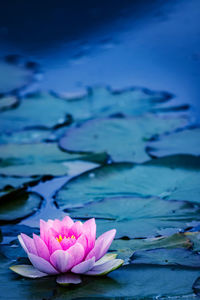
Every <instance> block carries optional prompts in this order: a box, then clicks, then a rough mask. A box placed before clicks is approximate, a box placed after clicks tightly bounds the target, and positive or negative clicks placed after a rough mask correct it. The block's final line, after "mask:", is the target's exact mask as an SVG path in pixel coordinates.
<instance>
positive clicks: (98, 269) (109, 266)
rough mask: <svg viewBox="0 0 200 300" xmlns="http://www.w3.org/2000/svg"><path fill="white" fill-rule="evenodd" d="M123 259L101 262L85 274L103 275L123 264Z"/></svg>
mask: <svg viewBox="0 0 200 300" xmlns="http://www.w3.org/2000/svg"><path fill="white" fill-rule="evenodd" d="M123 263H124V261H123V260H122V259H113V260H109V261H107V262H105V263H103V264H98V265H96V266H95V265H94V267H93V268H92V269H91V270H90V271H88V272H87V273H86V275H92V276H103V275H106V274H108V273H110V272H112V271H114V270H116V269H118V268H119V267H121V265H123Z"/></svg>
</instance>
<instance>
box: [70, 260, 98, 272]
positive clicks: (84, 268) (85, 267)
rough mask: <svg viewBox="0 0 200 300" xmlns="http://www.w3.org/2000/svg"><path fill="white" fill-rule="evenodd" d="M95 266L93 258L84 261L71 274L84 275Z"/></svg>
mask: <svg viewBox="0 0 200 300" xmlns="http://www.w3.org/2000/svg"><path fill="white" fill-rule="evenodd" d="M94 264H95V257H92V258H90V259H88V260H85V261H82V262H81V263H80V264H78V265H76V266H75V267H73V268H72V269H71V272H73V273H77V274H84V273H86V272H88V271H89V270H91V269H92V267H93V266H94Z"/></svg>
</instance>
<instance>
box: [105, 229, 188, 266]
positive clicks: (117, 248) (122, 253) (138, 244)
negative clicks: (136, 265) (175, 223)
mask: <svg viewBox="0 0 200 300" xmlns="http://www.w3.org/2000/svg"><path fill="white" fill-rule="evenodd" d="M191 247H192V242H191V241H190V240H189V238H188V237H186V236H185V235H184V234H183V233H175V234H173V235H172V236H162V237H157V238H146V239H130V240H129V239H128V240H123V239H118V240H114V241H113V242H112V244H111V247H110V250H111V251H114V252H117V254H118V256H119V258H122V259H126V260H127V259H128V258H129V257H130V256H132V254H133V252H135V251H138V250H150V249H158V248H164V249H174V248H185V249H188V248H191Z"/></svg>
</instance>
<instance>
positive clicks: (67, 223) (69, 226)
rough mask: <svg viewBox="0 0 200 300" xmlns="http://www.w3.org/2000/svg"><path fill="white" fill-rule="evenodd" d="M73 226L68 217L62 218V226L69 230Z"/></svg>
mask: <svg viewBox="0 0 200 300" xmlns="http://www.w3.org/2000/svg"><path fill="white" fill-rule="evenodd" d="M73 224H74V221H73V220H72V219H71V218H70V217H69V216H66V217H64V219H63V220H62V226H64V227H66V228H71V227H72V225H73Z"/></svg>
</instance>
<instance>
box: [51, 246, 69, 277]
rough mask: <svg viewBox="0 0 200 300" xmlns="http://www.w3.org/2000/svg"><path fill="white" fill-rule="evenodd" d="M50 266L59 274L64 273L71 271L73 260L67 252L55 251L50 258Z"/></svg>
mask: <svg viewBox="0 0 200 300" xmlns="http://www.w3.org/2000/svg"><path fill="white" fill-rule="evenodd" d="M50 261H51V264H52V265H53V266H54V267H55V268H56V269H57V270H58V271H59V272H61V273H65V272H67V271H68V270H70V269H71V267H72V265H73V262H74V260H73V258H72V256H71V255H70V254H69V253H68V252H67V251H63V250H57V251H55V252H54V253H53V254H52V255H51V257H50Z"/></svg>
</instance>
